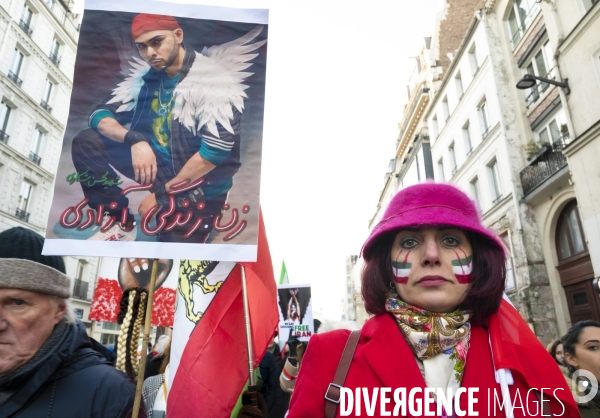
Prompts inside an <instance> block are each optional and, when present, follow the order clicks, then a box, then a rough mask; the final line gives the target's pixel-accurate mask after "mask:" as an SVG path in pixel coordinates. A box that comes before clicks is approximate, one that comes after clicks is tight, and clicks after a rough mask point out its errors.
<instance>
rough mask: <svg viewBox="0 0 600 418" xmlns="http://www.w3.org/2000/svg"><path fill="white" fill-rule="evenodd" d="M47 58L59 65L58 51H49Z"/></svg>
mask: <svg viewBox="0 0 600 418" xmlns="http://www.w3.org/2000/svg"><path fill="white" fill-rule="evenodd" d="M48 58H50V61H52V62H53V63H54V65H56V66H57V67H58V66H59V65H60V56H59V55H58V51H54V52H50V55H48Z"/></svg>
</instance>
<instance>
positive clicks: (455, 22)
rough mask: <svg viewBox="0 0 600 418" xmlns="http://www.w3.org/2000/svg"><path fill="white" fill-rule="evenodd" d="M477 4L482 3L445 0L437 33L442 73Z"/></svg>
mask: <svg viewBox="0 0 600 418" xmlns="http://www.w3.org/2000/svg"><path fill="white" fill-rule="evenodd" d="M477 5H483V4H482V3H481V1H480V0H447V3H446V9H445V16H444V17H443V18H442V19H441V21H440V29H439V33H438V38H439V53H440V56H439V61H440V63H441V65H442V75H443V73H445V72H446V70H447V69H448V67H449V66H450V63H451V62H452V59H453V58H454V55H455V54H456V50H457V49H458V47H459V46H460V44H461V42H462V40H463V38H464V37H465V34H466V32H467V29H468V28H469V25H470V24H471V21H472V20H473V16H474V15H475V11H476V10H477Z"/></svg>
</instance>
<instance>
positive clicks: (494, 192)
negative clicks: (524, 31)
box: [425, 11, 558, 342]
mask: <svg viewBox="0 0 600 418" xmlns="http://www.w3.org/2000/svg"><path fill="white" fill-rule="evenodd" d="M487 18H488V16H487V15H486V14H485V12H484V11H478V12H477V13H476V14H475V15H474V17H473V19H472V21H471V25H470V27H469V30H468V31H467V34H466V36H465V38H464V39H463V42H462V44H461V46H460V47H459V48H458V50H457V51H456V56H455V58H454V60H453V61H452V64H451V66H450V68H449V69H448V72H447V73H446V74H445V76H444V78H443V80H442V85H441V87H440V89H439V91H438V93H437V95H436V97H435V98H434V100H433V101H432V104H431V107H430V111H429V112H428V114H427V115H426V116H425V117H426V119H427V120H428V122H429V124H430V132H431V129H432V128H431V126H432V125H435V123H436V119H437V121H438V123H439V121H442V122H443V124H442V125H440V126H439V128H438V129H439V134H438V135H437V136H432V137H431V140H430V141H431V154H432V158H433V164H434V167H435V178H436V180H440V181H449V182H451V183H453V184H456V185H457V186H458V187H460V188H461V189H463V190H464V191H465V192H466V193H468V194H470V195H471V197H472V198H473V200H474V201H475V202H476V203H477V205H478V206H479V209H480V211H481V216H482V221H483V223H484V224H485V225H486V226H487V227H489V228H490V229H492V230H493V231H495V232H496V233H497V234H498V235H499V237H500V238H501V239H502V241H503V242H504V243H505V245H506V248H507V251H508V254H510V257H509V258H508V260H507V270H508V272H509V274H508V276H507V283H506V288H507V294H508V296H509V297H510V298H511V300H512V301H513V303H514V304H515V306H516V307H517V308H518V309H519V311H520V312H521V314H522V315H523V317H524V318H525V320H526V321H527V322H528V323H529V324H530V326H531V327H532V328H533V330H534V332H535V333H536V335H537V336H538V337H539V338H540V339H541V340H542V341H543V342H549V341H550V340H552V339H553V338H555V337H556V335H557V334H558V327H557V321H556V313H555V310H554V308H553V305H552V300H553V298H552V293H551V291H550V288H549V280H548V275H547V272H546V268H545V265H544V261H543V260H544V258H543V250H542V245H541V238H540V235H539V230H538V227H537V223H536V220H535V217H534V216H532V213H531V211H530V209H529V207H528V206H527V205H525V204H524V203H523V202H521V196H522V191H521V185H520V182H519V173H520V172H521V170H522V169H523V167H525V165H526V157H525V155H524V152H523V146H524V142H523V135H522V134H521V130H520V129H519V127H518V126H516V122H515V119H516V118H518V117H519V115H520V109H519V107H518V105H515V103H516V100H512V98H511V96H514V95H516V94H517V93H516V91H515V88H514V84H512V83H511V80H510V79H507V78H506V77H505V74H506V72H507V68H506V59H505V54H504V53H503V51H502V50H501V48H500V44H499V42H498V41H497V35H496V34H497V32H496V28H494V27H493V25H492V23H491V22H490V21H489V20H487Z"/></svg>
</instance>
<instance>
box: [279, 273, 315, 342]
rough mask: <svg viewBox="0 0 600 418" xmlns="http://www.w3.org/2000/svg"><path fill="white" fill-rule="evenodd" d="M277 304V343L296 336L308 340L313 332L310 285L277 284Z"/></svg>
mask: <svg viewBox="0 0 600 418" xmlns="http://www.w3.org/2000/svg"><path fill="white" fill-rule="evenodd" d="M277 302H278V305H279V345H280V346H281V347H283V346H284V345H285V343H286V341H287V340H288V339H289V338H290V337H292V336H295V337H297V338H298V339H299V340H300V341H308V340H309V339H310V337H311V336H312V335H313V334H314V333H315V326H314V321H313V313H312V303H311V293H310V285H302V284H301V285H297V284H296V285H292V284H285V285H279V286H277Z"/></svg>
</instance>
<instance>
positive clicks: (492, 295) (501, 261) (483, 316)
mask: <svg viewBox="0 0 600 418" xmlns="http://www.w3.org/2000/svg"><path fill="white" fill-rule="evenodd" d="M463 231H464V230H463ZM464 232H465V234H466V236H467V238H468V239H469V242H470V243H471V248H473V272H472V276H471V277H472V280H471V287H470V288H469V291H468V293H467V297H466V298H465V300H464V301H463V303H462V304H461V305H460V308H461V309H468V310H471V311H473V317H472V319H471V321H472V322H473V323H477V324H483V325H485V324H487V320H488V318H489V317H490V315H492V314H493V313H494V312H496V311H497V310H498V308H499V307H500V302H502V293H503V292H504V280H505V277H506V264H505V262H506V258H505V255H504V251H503V250H502V249H501V248H499V247H498V245H497V244H496V243H494V242H492V241H491V240H489V239H487V238H485V237H484V236H482V235H479V234H477V233H473V232H470V231H464ZM397 233H398V231H390V232H388V233H387V234H384V235H382V236H381V237H380V239H379V240H377V242H375V243H374V244H373V250H372V254H373V256H372V257H371V259H370V260H365V266H364V268H363V271H362V277H361V282H362V295H363V299H364V301H365V309H366V310H367V312H368V313H370V314H372V315H377V314H381V313H385V312H386V310H385V301H386V299H387V297H388V294H389V292H390V290H391V289H390V283H393V280H394V275H393V272H392V260H391V258H390V253H391V251H392V245H393V243H394V238H395V237H396V234H397Z"/></svg>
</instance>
